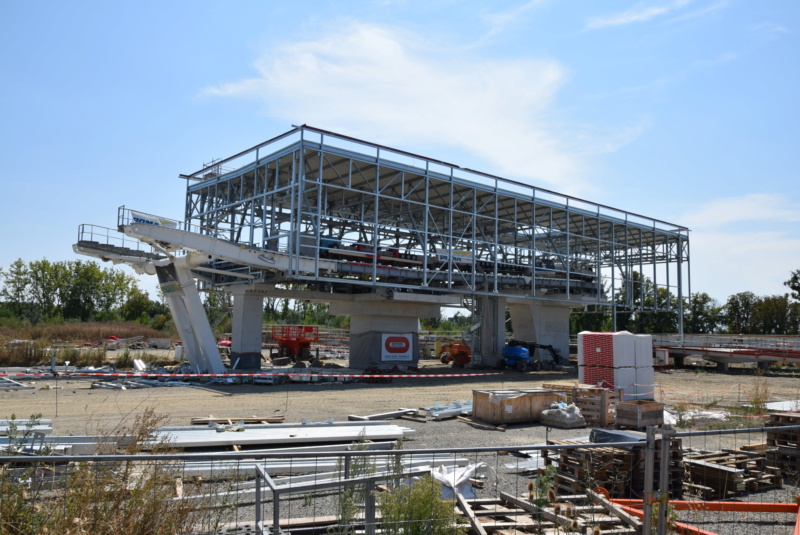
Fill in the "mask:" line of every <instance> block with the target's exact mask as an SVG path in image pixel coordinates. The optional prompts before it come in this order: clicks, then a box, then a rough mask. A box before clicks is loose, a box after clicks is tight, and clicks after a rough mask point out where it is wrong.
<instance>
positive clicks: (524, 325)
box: [508, 299, 576, 359]
mask: <svg viewBox="0 0 800 535" xmlns="http://www.w3.org/2000/svg"><path fill="white" fill-rule="evenodd" d="M575 306H576V305H572V306H570V305H569V304H568V303H560V302H555V301H530V300H526V301H522V300H516V299H510V300H509V303H508V311H509V313H510V315H511V325H512V328H513V331H514V333H513V336H514V339H515V340H523V341H525V342H536V343H538V344H543V345H552V346H553V347H554V348H556V349H557V350H558V352H559V354H560V355H561V357H562V359H567V358H569V314H570V310H571V309H572V308H573V307H575Z"/></svg>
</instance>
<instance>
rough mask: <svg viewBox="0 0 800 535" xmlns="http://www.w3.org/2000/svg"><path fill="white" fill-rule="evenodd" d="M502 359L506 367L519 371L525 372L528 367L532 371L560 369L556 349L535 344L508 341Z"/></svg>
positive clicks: (559, 358)
mask: <svg viewBox="0 0 800 535" xmlns="http://www.w3.org/2000/svg"><path fill="white" fill-rule="evenodd" d="M522 350H524V351H522ZM537 350H539V351H538V352H537ZM526 351H527V353H528V354H527V355H525V352H526ZM503 359H504V360H503V363H504V364H505V365H506V366H508V367H511V368H516V369H517V370H520V371H525V370H526V369H527V368H529V367H530V368H531V369H533V370H534V371H539V370H541V369H545V370H560V369H561V357H560V356H559V354H558V351H557V350H556V348H554V347H553V346H552V345H545V344H539V343H536V342H523V341H520V340H510V341H509V342H508V344H507V345H506V347H505V348H503Z"/></svg>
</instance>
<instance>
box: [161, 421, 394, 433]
mask: <svg viewBox="0 0 800 535" xmlns="http://www.w3.org/2000/svg"><path fill="white" fill-rule="evenodd" d="M231 422H233V424H234V425H236V423H237V420H236V418H231ZM219 425H220V426H222V427H224V426H225V425H227V424H219ZM365 425H370V426H372V425H393V424H392V423H391V422H389V421H388V420H368V421H363V422H299V423H290V422H289V423H282V424H244V425H243V427H244V428H245V429H246V430H250V429H284V428H291V429H294V428H298V427H299V428H304V429H305V428H310V427H325V428H328V429H330V428H334V427H364V426H365ZM213 428H215V427H212V426H202V425H173V426H165V427H159V428H158V431H159V432H164V431H170V432H173V431H206V430H208V429H213Z"/></svg>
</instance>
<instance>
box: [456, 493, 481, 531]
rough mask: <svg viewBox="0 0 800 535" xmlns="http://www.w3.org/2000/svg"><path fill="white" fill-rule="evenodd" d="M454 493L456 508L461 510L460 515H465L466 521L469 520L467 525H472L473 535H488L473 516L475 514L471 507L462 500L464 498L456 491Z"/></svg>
mask: <svg viewBox="0 0 800 535" xmlns="http://www.w3.org/2000/svg"><path fill="white" fill-rule="evenodd" d="M455 493H456V502H457V503H458V508H459V509H460V510H461V512H462V513H464V514H465V515H466V517H467V519H469V523H470V524H471V525H472V529H473V530H474V531H475V533H478V535H489V534H488V533H486V530H485V529H484V528H483V526H482V525H481V523H480V522H479V521H478V517H477V516H475V512H474V511H473V510H472V507H470V506H469V504H468V503H467V501H466V500H465V499H464V496H463V495H462V494H461V493H460V492H458V491H455Z"/></svg>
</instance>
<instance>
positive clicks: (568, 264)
mask: <svg viewBox="0 0 800 535" xmlns="http://www.w3.org/2000/svg"><path fill="white" fill-rule="evenodd" d="M564 217H566V219H567V228H566V230H567V262H566V264H565V266H564V267H566V268H567V280H566V281H565V283H564V284H565V285H566V289H567V299H569V289H570V288H569V287H570V282H572V277H570V275H571V273H572V249H571V245H572V239H571V236H570V223H571V221H570V219H571V218H570V216H569V197H567V202H566V210H565V211H564Z"/></svg>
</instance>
